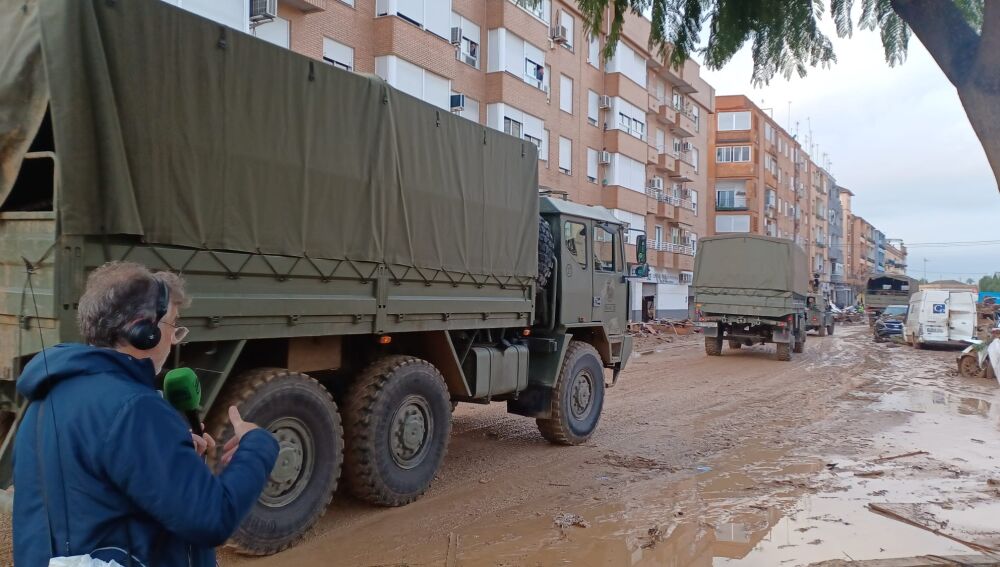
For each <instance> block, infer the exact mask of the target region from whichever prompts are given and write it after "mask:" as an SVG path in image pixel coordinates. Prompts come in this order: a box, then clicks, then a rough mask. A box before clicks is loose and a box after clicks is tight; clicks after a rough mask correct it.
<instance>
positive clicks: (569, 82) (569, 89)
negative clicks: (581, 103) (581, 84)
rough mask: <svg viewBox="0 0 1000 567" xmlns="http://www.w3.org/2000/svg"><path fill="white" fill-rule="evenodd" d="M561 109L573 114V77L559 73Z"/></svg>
mask: <svg viewBox="0 0 1000 567" xmlns="http://www.w3.org/2000/svg"><path fill="white" fill-rule="evenodd" d="M559 110H562V111H563V112H568V113H570V114H573V79H571V78H569V77H567V76H566V75H559Z"/></svg>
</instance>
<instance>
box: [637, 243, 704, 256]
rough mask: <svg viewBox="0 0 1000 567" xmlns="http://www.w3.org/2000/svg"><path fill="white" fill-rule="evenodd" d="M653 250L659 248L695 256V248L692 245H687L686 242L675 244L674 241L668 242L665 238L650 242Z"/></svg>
mask: <svg viewBox="0 0 1000 567" xmlns="http://www.w3.org/2000/svg"><path fill="white" fill-rule="evenodd" d="M648 247H649V248H650V249H651V250H658V251H660V252H673V253H674V254H685V255H687V256H694V248H693V247H691V246H685V245H684V244H674V243H673V242H667V241H665V240H663V241H660V240H654V241H652V242H651V243H649V246H648Z"/></svg>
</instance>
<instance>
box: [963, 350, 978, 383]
mask: <svg viewBox="0 0 1000 567" xmlns="http://www.w3.org/2000/svg"><path fill="white" fill-rule="evenodd" d="M979 372H980V369H979V360H978V359H977V358H976V355H975V354H971V353H969V354H963V355H962V357H961V358H959V359H958V373H959V375H961V376H964V377H965V378H975V377H977V376H979Z"/></svg>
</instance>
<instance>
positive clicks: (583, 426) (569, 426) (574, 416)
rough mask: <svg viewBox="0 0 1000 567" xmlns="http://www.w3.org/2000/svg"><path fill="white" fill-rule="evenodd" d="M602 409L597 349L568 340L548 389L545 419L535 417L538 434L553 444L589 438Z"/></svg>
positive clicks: (582, 440)
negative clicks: (559, 367) (550, 390)
mask: <svg viewBox="0 0 1000 567" xmlns="http://www.w3.org/2000/svg"><path fill="white" fill-rule="evenodd" d="M603 409H604V367H603V366H602V365H601V357H600V355H598V354H597V349H595V348H594V347H592V346H591V345H589V344H587V343H585V342H581V341H572V342H571V343H570V344H569V348H568V349H566V358H565V360H563V365H562V370H560V371H559V376H558V377H556V384H555V387H553V388H552V401H551V402H550V406H549V411H550V415H551V417H550V418H548V419H536V420H535V423H536V424H537V425H538V430H539V431H540V432H541V433H542V437H544V438H545V439H547V440H548V441H549V442H551V443H555V444H557V445H579V444H581V443H584V442H586V441H587V439H590V436H591V435H592V434H593V433H594V430H595V429H597V424H598V422H600V421H601V410H603Z"/></svg>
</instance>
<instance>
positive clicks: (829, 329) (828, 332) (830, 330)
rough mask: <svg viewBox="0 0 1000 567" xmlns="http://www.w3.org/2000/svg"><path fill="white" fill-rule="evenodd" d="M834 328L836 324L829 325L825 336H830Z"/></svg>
mask: <svg viewBox="0 0 1000 567" xmlns="http://www.w3.org/2000/svg"><path fill="white" fill-rule="evenodd" d="M834 326H836V323H830V326H829V327H827V328H826V334H828V335H831V336H832V335H833V328H834Z"/></svg>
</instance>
